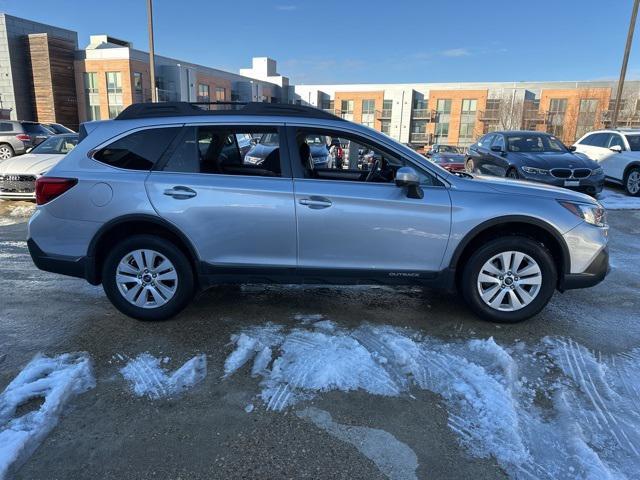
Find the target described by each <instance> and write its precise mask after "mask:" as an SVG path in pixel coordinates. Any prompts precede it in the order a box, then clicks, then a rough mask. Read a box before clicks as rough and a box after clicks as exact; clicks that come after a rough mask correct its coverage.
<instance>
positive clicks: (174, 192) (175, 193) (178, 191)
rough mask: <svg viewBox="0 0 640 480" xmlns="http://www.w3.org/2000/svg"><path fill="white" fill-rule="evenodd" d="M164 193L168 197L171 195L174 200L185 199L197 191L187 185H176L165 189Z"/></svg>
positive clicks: (191, 196)
mask: <svg viewBox="0 0 640 480" xmlns="http://www.w3.org/2000/svg"><path fill="white" fill-rule="evenodd" d="M164 194H165V195H167V196H169V197H173V198H175V199H176V200H186V199H187V198H193V197H195V196H196V195H197V192H196V191H195V190H192V189H190V188H189V187H183V186H177V187H173V188H169V189H167V190H165V191H164Z"/></svg>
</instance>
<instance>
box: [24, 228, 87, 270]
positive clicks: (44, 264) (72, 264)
mask: <svg viewBox="0 0 640 480" xmlns="http://www.w3.org/2000/svg"><path fill="white" fill-rule="evenodd" d="M27 247H28V248H29V254H30V255H31V259H32V260H33V263H35V265H36V267H38V268H39V269H40V270H44V271H45V272H53V273H60V274H62V275H68V276H71V277H77V278H84V279H87V278H88V275H87V265H88V263H87V259H86V257H67V256H64V255H52V254H48V253H45V252H43V251H42V249H41V248H40V247H39V246H38V244H37V243H36V242H35V241H34V240H33V239H32V238H30V239H28V240H27Z"/></svg>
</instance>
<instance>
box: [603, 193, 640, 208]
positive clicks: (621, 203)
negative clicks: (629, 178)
mask: <svg viewBox="0 0 640 480" xmlns="http://www.w3.org/2000/svg"><path fill="white" fill-rule="evenodd" d="M598 201H599V202H600V203H601V204H602V206H603V207H604V208H606V209H607V210H640V197H631V196H629V195H626V194H625V192H624V190H621V189H619V190H612V189H610V188H605V189H604V190H603V191H602V193H601V194H600V195H598Z"/></svg>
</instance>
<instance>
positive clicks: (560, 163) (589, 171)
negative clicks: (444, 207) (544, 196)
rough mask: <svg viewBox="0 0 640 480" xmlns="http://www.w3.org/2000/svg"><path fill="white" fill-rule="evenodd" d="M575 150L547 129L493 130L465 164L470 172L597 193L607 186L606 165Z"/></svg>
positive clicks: (475, 147) (476, 147) (470, 154)
mask: <svg viewBox="0 0 640 480" xmlns="http://www.w3.org/2000/svg"><path fill="white" fill-rule="evenodd" d="M573 150H574V148H567V147H566V146H565V145H564V144H563V143H562V142H561V141H560V140H558V139H557V138H556V137H554V136H553V135H550V134H548V133H545V132H533V131H510V132H491V133H487V134H486V135H484V136H482V137H481V138H480V139H479V140H478V141H477V142H476V143H474V144H473V145H471V146H470V147H469V152H468V154H467V158H466V161H465V167H466V170H467V172H469V173H480V174H483V175H496V176H500V177H509V178H515V179H522V180H530V181H533V182H540V183H546V184H549V185H555V186H558V187H566V188H570V189H572V190H578V191H581V192H583V193H588V194H589V195H597V194H598V193H600V192H601V191H602V188H603V187H604V172H603V171H602V168H601V167H600V166H598V164H597V163H596V162H594V161H593V160H589V159H588V158H587V157H585V156H583V155H581V154H575V153H573Z"/></svg>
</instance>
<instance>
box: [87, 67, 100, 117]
mask: <svg viewBox="0 0 640 480" xmlns="http://www.w3.org/2000/svg"><path fill="white" fill-rule="evenodd" d="M84 96H85V105H86V107H87V120H100V96H99V95H98V74H97V73H96V72H85V74H84Z"/></svg>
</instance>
